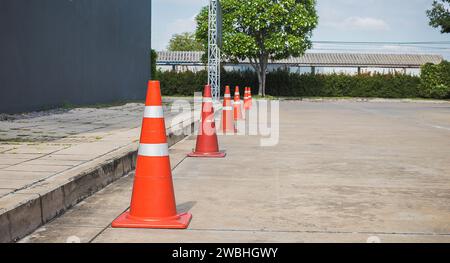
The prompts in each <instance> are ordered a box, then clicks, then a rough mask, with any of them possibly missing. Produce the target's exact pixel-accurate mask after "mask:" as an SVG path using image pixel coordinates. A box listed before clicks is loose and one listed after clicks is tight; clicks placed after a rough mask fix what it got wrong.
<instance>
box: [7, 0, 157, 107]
mask: <svg viewBox="0 0 450 263" xmlns="http://www.w3.org/2000/svg"><path fill="white" fill-rule="evenodd" d="M150 43H151V0H0V113H1V112H3V113H5V112H7V113H12V112H24V111H31V110H39V109H44V108H49V107H54V106H59V105H62V104H65V103H70V104H94V103H108V102H114V101H121V100H135V99H141V100H143V99H144V97H145V90H146V81H147V80H148V79H149V78H150V58H149V56H150V45H151V44H150Z"/></svg>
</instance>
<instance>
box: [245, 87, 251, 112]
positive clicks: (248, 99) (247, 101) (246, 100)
mask: <svg viewBox="0 0 450 263" xmlns="http://www.w3.org/2000/svg"><path fill="white" fill-rule="evenodd" d="M249 89H250V88H249V87H245V94H244V110H246V111H248V110H250V91H249Z"/></svg>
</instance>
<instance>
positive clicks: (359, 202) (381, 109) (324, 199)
mask: <svg viewBox="0 0 450 263" xmlns="http://www.w3.org/2000/svg"><path fill="white" fill-rule="evenodd" d="M194 139H195V138H193V137H191V138H189V139H188V140H185V141H183V142H181V143H178V144H177V145H175V146H174V147H173V148H172V149H171V158H172V165H173V167H174V170H173V177H174V183H175V190H176V196H177V203H178V205H179V210H180V211H190V212H191V213H192V214H193V220H192V222H191V225H190V227H189V229H188V230H181V231H172V230H143V229H112V228H111V227H110V226H109V224H110V223H111V221H112V220H113V219H114V218H115V217H117V216H118V215H119V214H121V213H122V212H123V211H125V210H126V209H127V208H128V206H129V200H130V194H131V184H132V179H133V178H132V176H131V175H130V176H129V177H125V178H123V179H121V180H119V181H118V182H116V183H114V184H112V185H111V186H109V187H108V188H106V189H104V190H103V191H101V192H99V193H98V194H96V195H94V196H92V197H90V198H88V199H87V200H85V201H84V202H82V203H80V204H79V205H78V206H76V207H75V208H73V209H72V210H70V211H69V212H67V213H66V214H64V215H63V216H61V217H59V218H58V219H56V220H54V221H53V222H51V223H49V224H47V225H45V226H44V227H42V228H40V229H39V230H37V231H36V232H35V233H33V234H32V235H30V236H28V237H27V238H25V239H23V240H22V242H65V241H66V240H67V238H69V237H70V238H71V240H73V239H74V238H75V239H78V240H79V241H81V242H367V240H368V239H369V240H370V241H374V240H375V241H381V242H450V104H449V103H443V104H435V103H391V102H377V103H372V102H348V101H347V102H346V101H342V102H320V103H314V102H282V103H281V105H280V141H279V144H277V145H276V146H274V147H261V146H260V142H261V137H260V136H226V137H224V136H221V137H220V143H221V147H222V148H224V149H226V150H227V153H228V155H227V157H226V158H225V159H206V160H205V159H192V158H186V159H185V158H184V157H185V154H186V153H188V152H189V150H190V149H191V148H192V147H193V146H194V143H195V140H194Z"/></svg>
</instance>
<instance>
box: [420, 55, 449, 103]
mask: <svg viewBox="0 0 450 263" xmlns="http://www.w3.org/2000/svg"><path fill="white" fill-rule="evenodd" d="M420 76H421V84H420V90H421V95H422V96H423V97H425V98H436V99H445V98H450V62H448V61H443V62H442V63H441V64H437V65H434V64H426V65H424V66H423V67H422V71H421V74H420Z"/></svg>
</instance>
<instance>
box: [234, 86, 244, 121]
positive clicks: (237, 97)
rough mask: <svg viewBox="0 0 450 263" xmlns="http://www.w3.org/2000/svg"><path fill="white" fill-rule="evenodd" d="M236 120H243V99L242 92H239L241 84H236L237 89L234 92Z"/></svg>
mask: <svg viewBox="0 0 450 263" xmlns="http://www.w3.org/2000/svg"><path fill="white" fill-rule="evenodd" d="M233 107H234V120H235V121H238V120H242V119H243V117H242V101H241V94H240V93H239V86H236V90H235V92H234V103H233Z"/></svg>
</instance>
